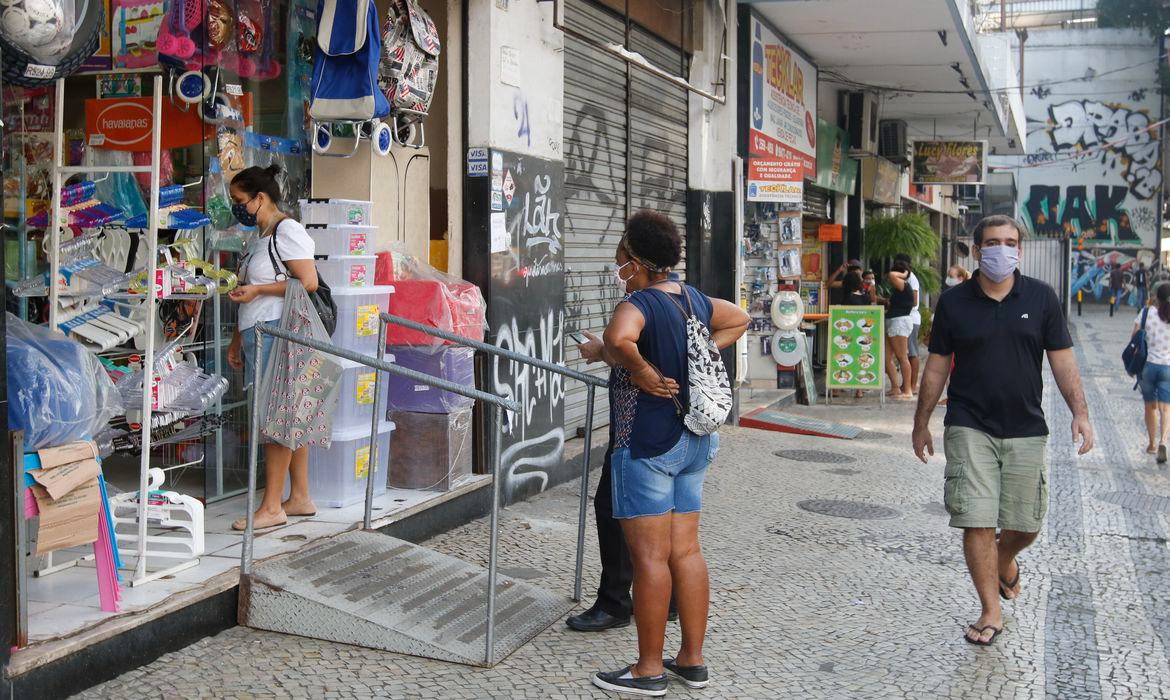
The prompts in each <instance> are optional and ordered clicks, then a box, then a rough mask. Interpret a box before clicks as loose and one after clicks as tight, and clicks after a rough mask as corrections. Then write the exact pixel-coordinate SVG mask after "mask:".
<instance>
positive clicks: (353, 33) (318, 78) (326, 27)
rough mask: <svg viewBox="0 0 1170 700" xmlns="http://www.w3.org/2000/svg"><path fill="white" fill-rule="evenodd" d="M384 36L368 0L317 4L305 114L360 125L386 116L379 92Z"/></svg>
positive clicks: (386, 105) (333, 0)
mask: <svg viewBox="0 0 1170 700" xmlns="http://www.w3.org/2000/svg"><path fill="white" fill-rule="evenodd" d="M381 53H382V37H381V35H380V34H379V32H378V12H377V8H376V7H375V6H374V3H373V2H372V0H320V2H319V3H318V4H317V48H316V51H315V54H314V58H313V80H312V85H311V87H310V95H311V97H310V100H311V101H310V103H309V116H310V117H312V118H313V119H315V120H317V121H362V120H367V119H375V118H378V117H385V116H387V115H389V114H390V103H389V102H388V101H387V100H386V96H385V95H384V94H382V91H381V90H379V89H378V59H379V57H380V56H381Z"/></svg>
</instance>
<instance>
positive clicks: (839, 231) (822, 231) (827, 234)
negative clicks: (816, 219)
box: [817, 224, 845, 243]
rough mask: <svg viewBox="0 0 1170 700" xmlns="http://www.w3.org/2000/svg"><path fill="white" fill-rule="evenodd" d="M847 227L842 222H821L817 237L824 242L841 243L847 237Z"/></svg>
mask: <svg viewBox="0 0 1170 700" xmlns="http://www.w3.org/2000/svg"><path fill="white" fill-rule="evenodd" d="M844 234H845V227H844V226H843V225H842V224H821V225H820V227H819V228H817V238H818V239H820V241H821V242H822V243H825V242H829V243H840V242H841V241H842V240H844V237H845V235H844Z"/></svg>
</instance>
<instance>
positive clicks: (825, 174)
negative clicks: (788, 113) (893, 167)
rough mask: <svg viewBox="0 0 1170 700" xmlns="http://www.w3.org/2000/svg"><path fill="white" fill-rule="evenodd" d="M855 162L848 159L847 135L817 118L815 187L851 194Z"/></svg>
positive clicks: (854, 176) (842, 130) (854, 180)
mask: <svg viewBox="0 0 1170 700" xmlns="http://www.w3.org/2000/svg"><path fill="white" fill-rule="evenodd" d="M857 170H858V167H857V160H856V159H855V158H850V157H849V133H848V132H846V131H845V130H844V129H839V128H837V127H836V126H834V125H832V124H830V123H829V122H827V121H825V120H824V119H821V118H820V117H817V180H816V182H817V187H823V188H825V189H827V190H832V191H834V192H841V193H842V194H853V189H854V186H855V185H856V184H857Z"/></svg>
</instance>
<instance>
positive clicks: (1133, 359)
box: [1121, 306, 1150, 389]
mask: <svg viewBox="0 0 1170 700" xmlns="http://www.w3.org/2000/svg"><path fill="white" fill-rule="evenodd" d="M1149 315H1150V307H1148V306H1147V307H1146V308H1145V309H1143V310H1142V325H1141V327H1140V328H1138V329H1137V332H1136V333H1134V334H1133V337H1132V338H1130V339H1129V345H1126V346H1125V349H1124V350H1122V351H1121V362H1122V364H1124V365H1125V371H1126V373H1127V374H1128V375H1129V376H1131V377H1133V378H1134V379H1135V380H1136V381H1134V384H1133V388H1135V389H1136V388H1137V386H1138V383H1139V382H1140V381H1141V376H1142V370H1143V369H1145V367H1146V356H1147V355H1148V354H1149V346H1148V344H1147V342H1146V317H1148V316H1149Z"/></svg>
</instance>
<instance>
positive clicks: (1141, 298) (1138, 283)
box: [1133, 262, 1150, 309]
mask: <svg viewBox="0 0 1170 700" xmlns="http://www.w3.org/2000/svg"><path fill="white" fill-rule="evenodd" d="M1133 289H1134V291H1135V292H1137V307H1138V309H1144V308H1146V304H1148V303H1149V301H1150V274H1149V271H1148V270H1146V264H1145V263H1144V262H1139V263H1138V266H1137V268H1136V269H1135V270H1134V271H1133Z"/></svg>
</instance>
